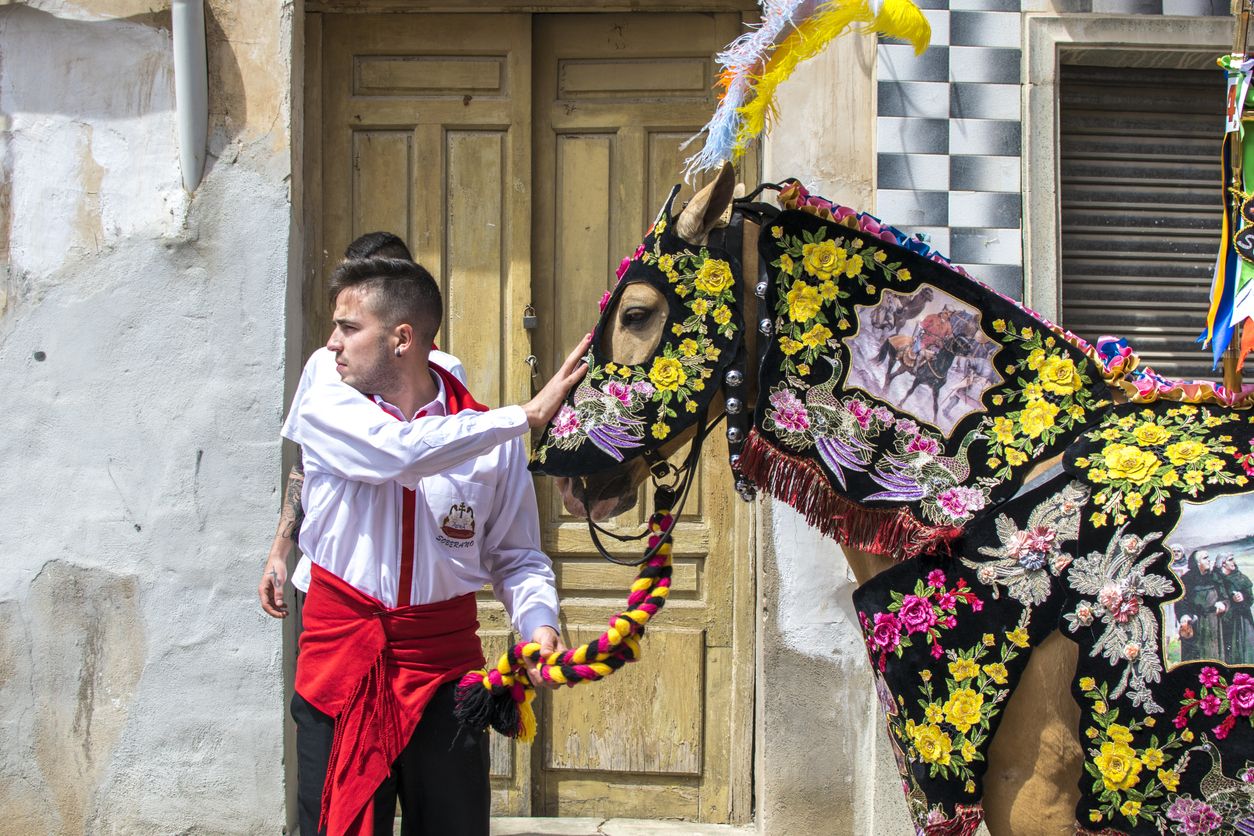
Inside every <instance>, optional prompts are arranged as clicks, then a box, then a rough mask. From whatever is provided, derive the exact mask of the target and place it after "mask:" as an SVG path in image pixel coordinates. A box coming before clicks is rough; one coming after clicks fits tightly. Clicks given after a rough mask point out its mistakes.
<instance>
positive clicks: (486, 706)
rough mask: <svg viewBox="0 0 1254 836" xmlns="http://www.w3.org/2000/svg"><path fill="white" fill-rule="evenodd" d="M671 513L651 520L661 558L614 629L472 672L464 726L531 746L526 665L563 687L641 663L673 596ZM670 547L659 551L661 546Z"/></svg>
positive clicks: (535, 646)
mask: <svg viewBox="0 0 1254 836" xmlns="http://www.w3.org/2000/svg"><path fill="white" fill-rule="evenodd" d="M673 523H674V517H672V516H671V514H670V510H669V509H667V510H664V511H663V510H659V511H658V512H656V513H655V514H654V515H653V516H652V517H650V518H649V531H650V532H651V534H650V536H649V545H648V549H653V548H655V547H657V553H656V554H655V555H654V556H653V558H652V559H651V560H649V561H648V562H647V563H645V564H644V565H643V566H641V567H640V574H639V575H637V576H636V580H635V581H634V582H633V583H632V585H631V592H630V594H629V595H628V596H627V609H626V610H624V611H623V612H620V613H618V614H617V615H615V616H613V617H612V618H611V619H610V622H609V629H607V630H606V631H605V632H604V633H602V634H601V636H600V637H599V638H597V639H596V640H595V641H591V642H588V643H587V644H585V645H582V646H581V647H577V648H575V649H573V650H566V651H562V652H558V653H551V654H549V655H548V657H547V658H544V657H542V655H541V652H540V645H539V643H538V642H531V641H528V642H519V643H518V644H516V645H514V646H513V647H511V648H510V649H509V650H508V651H506V652H505V653H503V654H501V658H500V659H499V660H498V661H497V663H496V667H494V668H490V669H480V670H475V671H471V672H470V673H468V674H466V675H465V676H464V677H462V680H461V682H460V683H459V684H458V688H457V707H456V714H457V718H458V720H460V721H461V722H462V724H463V725H465V726H467V727H469V728H473V729H476V730H483V729H485V728H487V727H488V726H489V725H491V726H492V728H494V729H496V730H497V731H498V732H500V733H501V734H503V735H505V736H507V737H517V738H518V739H519V740H521V741H523V742H529V741H531V740H532V739H533V738H534V737H535V727H536V721H535V712H534V711H533V710H532V708H531V701H532V699H534V697H535V691H534V690H533V686H532V684H531V680H530V678H529V677H528V676H527V668H526V665H525V661H530V662H532V663H535V664H536V665H537V667H538V669H539V673H540V676H541V678H543V679H544V680H545V681H546V682H552V683H557V684H560V685H570V686H574V685H578V684H579V683H580V682H595V681H596V680H598V679H604V678H605V677H607V676H609V675H610V674H612V673H614V671H616V670H618V669H619V668H621V667H623V666H624V665H626V664H627V663H628V662H635V661H638V660H639V659H640V638H641V637H642V636H643V635H644V628H645V626H646V625H647V624H648V623H649V620H650V619H651V618H653V616H655V615H657V613H658V611H659V610H661V609H662V607H663V606H665V605H666V598H667V596H668V595H669V594H670V591H671V571H672V565H671V542H670V533H669V532H670V529H671V526H672V524H673ZM664 538H665V542H663V543H662V545H661V546H660V547H659V546H658V543H659V541H661V540H663V539H664Z"/></svg>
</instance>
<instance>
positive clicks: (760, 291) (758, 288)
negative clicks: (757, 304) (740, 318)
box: [753, 282, 770, 299]
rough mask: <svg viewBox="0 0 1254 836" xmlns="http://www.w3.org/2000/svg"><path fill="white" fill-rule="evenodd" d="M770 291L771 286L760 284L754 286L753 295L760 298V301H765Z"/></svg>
mask: <svg viewBox="0 0 1254 836" xmlns="http://www.w3.org/2000/svg"><path fill="white" fill-rule="evenodd" d="M768 290H770V285H768V284H767V283H766V282H758V283H757V284H755V285H754V286H753V295H754V296H756V297H758V298H759V299H765V298H766V292H767V291H768Z"/></svg>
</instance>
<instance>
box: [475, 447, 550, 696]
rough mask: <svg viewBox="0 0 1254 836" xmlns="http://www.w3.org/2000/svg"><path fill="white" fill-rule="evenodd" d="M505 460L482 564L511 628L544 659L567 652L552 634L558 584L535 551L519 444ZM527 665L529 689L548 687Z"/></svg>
mask: <svg viewBox="0 0 1254 836" xmlns="http://www.w3.org/2000/svg"><path fill="white" fill-rule="evenodd" d="M504 458H505V462H506V464H505V467H506V472H505V473H504V474H503V476H502V478H501V479H500V480H498V482H497V486H496V491H495V496H494V498H493V502H492V511H491V514H490V515H489V517H488V523H487V525H486V526H485V528H484V539H483V547H482V548H483V551H482V554H483V558H482V559H483V565H484V567H485V568H486V569H487V570H488V575H489V577H490V578H491V580H492V591H493V593H494V594H495V595H496V598H497V600H498V601H500V602H501V603H502V604H504V605H505V609H506V610H508V612H509V614H510V620H511V621H512V622H513V625H514V629H515V630H517V631H518V634H519V635H520V636H522V637H525V638H527V639H529V640H530V641H533V642H536V643H538V644H539V645H540V652H541V654H542V655H543V656H545V657H547V656H548V655H549V654H551V653H555V652H559V651H563V650H565V649H566V646H565V645H564V644H563V643H562V639H561V636H560V635H558V631H557V628H558V599H557V583H556V580H555V578H554V575H553V565H552V563H551V561H550V560H549V558H548V555H546V554H545V553H544V552H542V551H541V550H540V517H539V510H538V509H537V507H536V493H535V487H534V485H533V483H532V480H531V474H530V473H529V472H528V471H527V457H526V451H525V450H524V448H523V444H522V441H521V440H519V441H514V442H511V443H510V444H509V445H508V449H507V450H505V457H504ZM526 665H527V674H528V675H529V676H530V677H531V681H532V683H533V684H534V685H536V686H537V687H542V686H544V687H548V686H550V685H551V683H548V682H545V681H543V680H542V679H541V678H540V674H539V671H537V670H536V668H535V666H534V665H533V664H532V663H531V662H530V661H528V662H526Z"/></svg>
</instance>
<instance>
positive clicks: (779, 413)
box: [770, 389, 810, 433]
mask: <svg viewBox="0 0 1254 836" xmlns="http://www.w3.org/2000/svg"><path fill="white" fill-rule="evenodd" d="M770 402H771V406H772V407H774V410H773V412H772V413H771V418H772V420H774V421H775V423H776V424H778V425H779V426H781V427H783V428H784V429H786V430H788V431H790V432H795V433H803V432H805V431H806V430H808V429H810V414H809V412H807V411H806V408H805V405H804V404H803V403H801V401H799V400H797V396H796V395H795V394H794V393H793V392H792V390H790V389H781V390H779V391H778V392H775V393H773V394H772V395H771V397H770Z"/></svg>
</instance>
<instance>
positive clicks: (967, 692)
mask: <svg viewBox="0 0 1254 836" xmlns="http://www.w3.org/2000/svg"><path fill="white" fill-rule="evenodd" d="M983 705H984V695H983V694H979V693H976V692H975V691H973V690H971V689H970V688H959V689H958V690H957V691H954V692H953V694H952V695H950V697H949V699H947V700H945V705H944V706H943V707H942V710H943V711H944V712H945V719H946V720H947V721H949V723H950V725H952V726H953V727H954V728H955V729H957V730H958V731H959V732H961V733H964V734H965V733H966V732H967V731H968V730H970V728H971V727H972V726H974V725H975V724H976V723H978V722H980V708H981V707H982V706H983Z"/></svg>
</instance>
